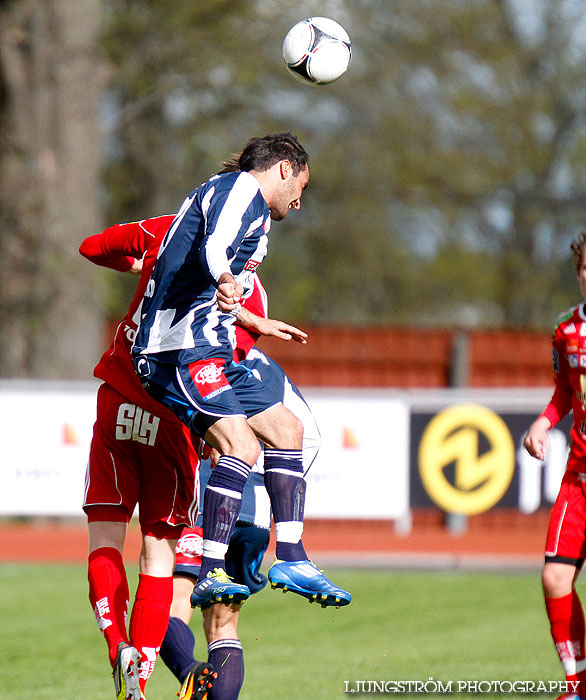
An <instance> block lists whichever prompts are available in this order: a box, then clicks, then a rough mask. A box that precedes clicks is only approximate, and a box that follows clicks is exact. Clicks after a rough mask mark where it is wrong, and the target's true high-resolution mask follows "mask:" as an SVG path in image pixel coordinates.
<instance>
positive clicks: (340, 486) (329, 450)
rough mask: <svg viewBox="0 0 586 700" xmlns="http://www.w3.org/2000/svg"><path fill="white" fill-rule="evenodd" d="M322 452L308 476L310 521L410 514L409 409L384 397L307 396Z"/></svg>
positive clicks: (358, 394) (322, 393)
mask: <svg viewBox="0 0 586 700" xmlns="http://www.w3.org/2000/svg"><path fill="white" fill-rule="evenodd" d="M304 396H305V398H306V400H307V403H308V404H309V406H310V408H311V411H312V413H313V415H314V417H315V419H316V422H317V424H318V426H319V429H320V432H321V437H322V443H321V449H320V452H319V454H318V456H317V458H316V460H315V462H314V464H313V466H312V467H311V469H310V471H309V473H308V475H307V497H306V502H305V516H306V517H307V518H387V519H396V518H401V517H402V516H405V515H406V514H407V513H408V512H409V406H408V404H407V403H406V402H405V401H403V400H400V399H396V398H391V397H389V395H388V394H387V395H386V396H385V395H384V394H382V393H381V392H372V393H369V392H360V391H354V392H352V391H336V390H330V391H326V390H323V391H319V392H318V391H317V390H313V391H306V392H304Z"/></svg>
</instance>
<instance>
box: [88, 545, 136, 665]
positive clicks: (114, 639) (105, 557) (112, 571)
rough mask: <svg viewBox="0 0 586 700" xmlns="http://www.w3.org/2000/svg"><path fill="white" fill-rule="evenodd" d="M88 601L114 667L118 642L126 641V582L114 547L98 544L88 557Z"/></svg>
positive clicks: (122, 562) (123, 570)
mask: <svg viewBox="0 0 586 700" xmlns="http://www.w3.org/2000/svg"><path fill="white" fill-rule="evenodd" d="M88 581H89V586H90V592H89V597H90V603H91V604H92V607H93V609H94V614H95V616H96V621H97V623H98V626H99V628H100V630H101V631H102V634H103V635H104V638H105V640H106V644H107V645H108V656H109V657H110V663H111V665H112V667H114V662H115V661H116V654H117V652H118V644H119V643H120V642H128V635H127V633H126V616H127V614H128V598H129V593H128V581H127V579H126V571H125V569H124V560H123V559H122V554H120V552H119V551H118V550H117V549H115V548H114V547H100V548H99V549H96V550H94V551H93V552H92V553H91V554H90V555H89V557H88Z"/></svg>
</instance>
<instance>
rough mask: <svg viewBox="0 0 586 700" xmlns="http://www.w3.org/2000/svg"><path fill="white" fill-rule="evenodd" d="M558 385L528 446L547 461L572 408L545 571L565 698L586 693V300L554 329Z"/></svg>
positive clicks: (585, 246) (580, 269) (581, 255)
mask: <svg viewBox="0 0 586 700" xmlns="http://www.w3.org/2000/svg"><path fill="white" fill-rule="evenodd" d="M571 249H572V252H573V254H574V265H575V268H576V272H577V275H578V281H579V283H580V288H581V290H582V296H583V297H584V299H586V252H585V251H586V233H582V234H580V237H579V238H578V239H577V240H575V241H573V242H572V244H571ZM553 366H554V372H555V390H554V393H553V396H552V399H551V401H550V402H549V404H548V405H547V406H546V407H545V409H544V410H543V412H542V413H541V415H540V416H539V417H538V418H537V420H535V422H534V423H533V424H532V425H531V427H530V428H529V431H528V433H527V436H526V437H525V442H524V444H525V448H526V449H527V451H528V452H529V454H530V455H532V456H533V457H536V458H537V459H540V460H543V459H544V456H545V453H546V452H547V450H548V447H549V437H548V430H550V428H552V427H553V426H554V425H556V424H557V423H558V422H559V421H560V420H561V419H562V418H563V417H564V416H565V415H566V414H567V413H568V412H569V411H570V410H571V411H572V413H573V419H574V420H573V425H572V429H571V434H570V435H571V447H570V454H569V457H568V464H567V469H566V473H565V474H564V477H563V480H562V484H561V487H560V491H559V494H558V497H557V499H556V502H555V504H554V506H553V509H552V511H551V516H550V521H549V528H548V532H547V541H546V547H545V565H544V567H543V572H542V582H543V593H544V596H545V608H546V611H547V616H548V618H549V621H550V625H551V635H552V638H553V641H554V644H555V647H556V650H557V653H558V655H559V658H560V661H561V662H562V666H563V668H564V671H565V674H566V678H567V680H568V681H570V682H572V683H574V684H575V685H576V686H577V688H576V690H578V692H576V693H572V694H569V695H566V696H562V697H564V698H568V699H569V698H571V699H572V700H575V699H576V698H586V655H585V650H584V641H585V624H584V612H583V609H582V604H581V602H580V599H579V597H578V594H577V592H576V590H575V587H574V584H575V582H576V579H577V577H578V574H579V573H580V569H581V568H582V565H583V563H584V558H585V557H586V305H585V304H584V303H582V304H579V305H578V306H575V307H573V308H572V309H570V310H569V311H567V312H566V313H564V314H562V315H561V316H560V318H559V320H558V323H557V326H556V328H555V330H554V334H553Z"/></svg>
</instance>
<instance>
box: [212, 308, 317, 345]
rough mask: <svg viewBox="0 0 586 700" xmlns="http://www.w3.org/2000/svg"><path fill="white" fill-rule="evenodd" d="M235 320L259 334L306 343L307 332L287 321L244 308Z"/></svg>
mask: <svg viewBox="0 0 586 700" xmlns="http://www.w3.org/2000/svg"><path fill="white" fill-rule="evenodd" d="M220 308H221V307H220ZM236 320H237V321H238V323H240V324H241V325H242V326H246V327H247V328H250V330H252V331H254V332H255V333H259V334H260V335H270V336H273V337H275V338H281V340H294V341H295V342H296V343H301V344H302V345H305V343H307V333H305V331H302V330H300V329H299V328H296V327H295V326H292V325H290V324H289V323H285V322H284V321H278V320H276V319H274V318H263V317H262V316H257V315H256V314H253V313H252V312H250V311H249V310H248V309H245V308H242V309H241V310H240V311H239V313H238V316H236Z"/></svg>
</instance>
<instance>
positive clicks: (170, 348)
mask: <svg viewBox="0 0 586 700" xmlns="http://www.w3.org/2000/svg"><path fill="white" fill-rule="evenodd" d="M226 170H227V172H222V173H220V174H219V175H215V176H213V177H212V178H210V180H208V181H207V182H206V183H204V184H202V185H201V186H200V187H198V188H197V189H196V190H195V191H194V192H193V193H192V194H191V195H190V196H189V197H187V199H186V200H185V202H184V204H183V206H182V207H181V209H180V211H179V213H178V214H177V216H176V217H175V219H174V221H173V224H172V225H171V228H170V229H169V231H168V233H167V235H166V236H165V238H164V240H163V243H162V245H161V248H160V251H159V256H158V258H157V262H156V264H155V269H154V271H153V274H152V277H151V279H150V281H149V284H148V285H147V290H146V292H145V296H144V300H143V304H142V309H141V311H140V319H139V328H138V331H137V335H136V340H135V344H134V347H133V361H134V365H135V368H136V372H137V374H138V376H139V377H140V379H141V381H142V383H143V386H144V387H145V389H146V390H147V391H148V392H149V393H150V394H151V395H152V396H153V397H154V398H155V399H157V400H159V401H160V402H161V403H163V404H164V405H165V406H167V407H168V408H170V409H171V410H172V411H173V412H174V413H175V414H176V415H177V416H178V417H179V418H180V419H181V420H182V421H183V422H184V423H185V424H186V425H188V426H189V427H190V428H191V430H193V431H194V432H195V433H196V434H197V435H199V436H200V437H203V438H204V439H205V440H206V442H208V443H209V444H210V445H212V446H213V447H215V448H216V449H217V450H218V452H219V453H220V455H221V456H220V458H219V460H218V463H217V466H216V468H215V469H214V471H213V473H212V475H211V477H210V480H209V482H208V485H207V488H206V490H205V494H204V520H203V539H204V551H203V557H202V566H201V570H200V574H199V580H198V583H197V584H196V586H195V588H194V592H193V594H192V597H191V600H192V604H194V605H199V606H201V607H203V608H205V607H208V606H209V605H211V604H213V603H215V602H241V601H243V600H246V598H247V597H248V595H249V590H248V588H247V587H246V586H244V585H238V584H235V583H232V582H231V581H230V579H229V578H228V577H227V576H226V574H225V561H224V559H225V554H226V550H227V548H228V542H229V540H230V535H231V533H232V531H233V528H234V524H235V521H236V518H237V515H238V511H239V509H240V503H241V497H242V490H243V488H244V485H245V484H246V480H247V477H248V474H249V472H250V469H251V465H253V464H254V463H255V462H256V460H257V458H258V456H259V453H260V446H259V440H260V441H262V442H263V443H264V445H265V453H264V466H265V477H264V480H265V486H266V489H267V492H268V494H269V497H270V501H271V507H272V510H273V518H274V521H275V530H276V541H277V545H276V546H277V551H276V556H277V561H276V562H275V564H273V566H272V567H271V569H270V571H269V580H270V581H271V582H272V583H273V584H274V585H277V586H281V587H286V588H287V589H288V590H292V591H294V592H296V593H298V594H300V595H302V596H304V597H306V598H308V599H309V600H310V601H313V600H317V601H318V602H320V603H321V604H322V605H323V606H326V605H336V606H340V605H347V604H348V603H349V602H350V600H351V596H350V594H349V593H347V592H346V591H344V590H343V589H341V588H339V587H337V586H335V585H334V584H333V583H332V582H331V581H329V580H328V579H327V578H326V577H325V576H323V574H322V573H321V572H320V571H319V570H318V569H317V568H316V567H315V566H314V565H313V564H312V563H311V562H310V561H309V559H308V556H307V554H306V552H305V549H304V547H303V543H302V540H301V536H302V532H303V509H304V502H305V481H304V479H303V465H302V460H301V447H302V440H303V425H302V423H301V421H300V420H299V419H298V418H297V417H296V416H295V415H294V414H293V413H292V412H291V411H289V410H288V409H287V408H285V406H284V405H283V403H282V401H281V396H279V395H278V394H277V393H275V392H274V391H272V390H271V388H270V387H269V386H267V385H266V384H265V383H263V382H262V381H261V380H260V379H259V378H258V377H257V376H255V374H254V373H252V372H249V371H248V370H247V369H246V367H244V366H243V365H241V364H238V363H235V362H233V361H232V348H233V343H232V341H233V336H234V328H233V326H234V321H235V317H236V316H237V315H238V313H239V311H240V300H241V299H242V298H245V297H246V295H247V294H249V293H250V292H251V291H252V276H253V273H254V271H255V270H256V268H257V266H258V265H259V264H260V263H261V262H262V260H263V258H264V256H265V254H266V250H267V243H268V238H267V233H268V231H269V227H270V219H272V220H274V221H280V220H282V219H284V218H285V217H286V216H287V214H288V213H289V211H290V210H291V209H299V207H300V199H301V195H302V193H303V191H304V189H305V188H306V187H307V184H308V181H309V159H308V156H307V153H306V152H305V150H304V149H303V147H302V146H301V145H300V144H299V142H298V141H297V139H296V138H295V137H294V136H292V135H291V134H274V135H270V136H266V137H263V138H255V139H251V140H250V141H249V142H248V144H247V145H246V147H245V148H244V150H243V151H242V153H241V154H240V155H239V156H236V157H235V158H234V159H233V160H232V161H231V163H230V164H229V165H228V167H227V169H226Z"/></svg>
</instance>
